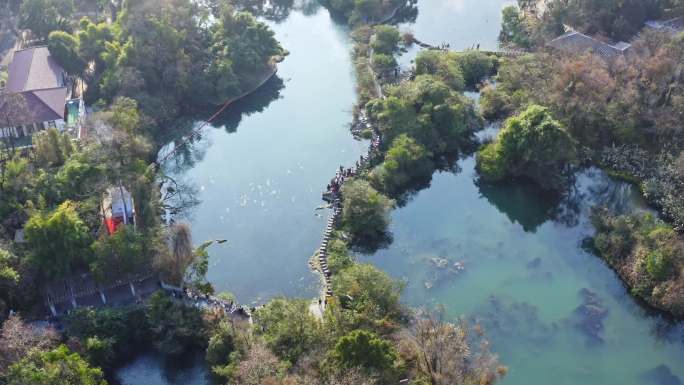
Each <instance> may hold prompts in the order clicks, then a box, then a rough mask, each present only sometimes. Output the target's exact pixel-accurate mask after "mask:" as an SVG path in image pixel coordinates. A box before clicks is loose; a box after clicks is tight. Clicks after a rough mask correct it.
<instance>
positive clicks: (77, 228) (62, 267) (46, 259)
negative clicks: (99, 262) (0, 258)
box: [25, 201, 91, 278]
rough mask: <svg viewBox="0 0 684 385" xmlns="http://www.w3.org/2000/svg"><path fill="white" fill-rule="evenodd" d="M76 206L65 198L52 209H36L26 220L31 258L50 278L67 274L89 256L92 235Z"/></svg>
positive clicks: (26, 233) (26, 232)
mask: <svg viewBox="0 0 684 385" xmlns="http://www.w3.org/2000/svg"><path fill="white" fill-rule="evenodd" d="M76 206H77V204H76V203H75V202H72V201H64V202H63V203H62V204H60V205H59V206H58V207H57V208H56V209H55V210H53V211H51V212H42V211H35V212H34V213H32V214H31V217H30V218H29V220H28V222H27V223H26V227H25V236H26V243H27V247H28V250H29V253H30V258H31V261H32V263H33V264H34V265H35V266H36V267H37V268H38V269H39V270H40V271H41V272H43V273H44V274H45V275H47V276H48V277H50V278H63V277H66V276H67V275H69V274H70V273H71V271H72V269H73V267H75V266H76V265H79V264H83V263H84V262H86V261H87V260H88V256H89V252H90V249H89V248H90V244H91V236H90V234H89V231H88V228H87V227H86V225H85V223H84V222H83V220H81V218H80V217H79V215H78V212H77V211H76Z"/></svg>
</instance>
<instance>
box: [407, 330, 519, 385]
mask: <svg viewBox="0 0 684 385" xmlns="http://www.w3.org/2000/svg"><path fill="white" fill-rule="evenodd" d="M414 335H415V343H416V347H417V348H418V349H417V352H418V368H419V370H420V372H422V373H424V374H425V375H427V377H428V378H429V383H430V384H433V385H451V384H470V383H477V384H482V385H490V384H493V383H494V382H495V381H496V380H497V379H499V378H501V377H503V376H504V375H505V374H506V371H507V370H506V368H505V367H502V366H499V365H498V361H497V359H496V357H495V356H493V355H492V354H491V353H489V351H488V350H487V349H486V347H487V344H486V343H485V344H482V345H481V347H480V349H481V350H480V351H479V352H476V351H474V349H472V348H471V346H470V341H469V332H468V328H467V325H465V324H462V323H460V324H453V323H445V322H442V321H439V320H438V319H436V318H435V317H430V318H427V319H420V320H418V321H417V322H416V325H415V329H414Z"/></svg>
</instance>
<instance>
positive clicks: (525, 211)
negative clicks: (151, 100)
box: [117, 0, 684, 385]
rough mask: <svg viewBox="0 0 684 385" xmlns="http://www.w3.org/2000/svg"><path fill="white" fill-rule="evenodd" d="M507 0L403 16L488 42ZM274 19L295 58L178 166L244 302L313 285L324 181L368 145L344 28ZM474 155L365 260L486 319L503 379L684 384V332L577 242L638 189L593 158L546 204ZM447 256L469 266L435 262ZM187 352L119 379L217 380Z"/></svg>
mask: <svg viewBox="0 0 684 385" xmlns="http://www.w3.org/2000/svg"><path fill="white" fill-rule="evenodd" d="M510 3H512V1H504V0H485V1H482V0H421V1H419V3H418V16H417V18H416V20H415V21H414V22H412V23H404V24H402V25H401V27H402V28H403V29H409V30H411V31H412V32H413V33H414V34H415V35H416V37H418V38H419V39H421V40H423V41H426V42H429V43H433V44H439V43H449V44H450V46H451V48H455V49H463V48H468V47H472V46H475V45H477V44H480V46H481V48H483V49H493V48H495V47H496V38H497V35H498V31H499V24H500V10H501V8H502V7H503V6H504V5H506V4H510ZM280 16H281V17H280V18H279V20H278V21H269V24H270V25H271V26H272V28H273V29H274V31H275V32H276V36H277V38H278V40H280V41H281V43H282V44H283V46H284V47H285V48H286V49H287V50H289V51H290V55H289V56H288V57H287V58H286V59H285V61H284V62H283V63H281V65H280V66H279V71H278V78H277V79H274V81H272V82H270V83H269V84H267V86H266V87H265V88H264V89H263V90H261V91H260V92H258V93H257V94H255V95H253V96H251V97H249V98H247V99H246V100H243V101H241V102H239V103H237V104H236V105H234V106H232V107H231V109H230V110H229V112H228V113H226V114H225V115H224V116H223V117H222V122H223V123H225V126H221V127H218V128H207V129H205V130H204V132H203V135H202V140H200V141H199V142H197V143H195V144H193V146H192V149H191V150H192V151H190V152H189V158H188V159H190V160H191V162H188V163H186V164H184V165H183V167H182V168H181V169H179V170H175V172H176V174H177V176H178V177H179V178H183V179H185V180H187V181H188V182H189V183H190V184H191V185H194V186H196V187H197V194H196V197H197V199H198V200H199V202H200V203H199V205H198V206H197V207H196V208H195V209H194V210H192V211H191V213H190V216H189V217H188V220H189V221H190V222H191V223H192V227H193V236H194V239H195V243H200V242H202V241H204V240H208V239H227V240H228V242H226V243H224V244H223V245H217V246H212V248H211V249H210V254H211V267H210V273H209V279H210V281H211V282H212V283H213V284H214V286H215V287H216V289H217V290H218V291H230V292H232V293H234V294H235V295H236V296H237V298H238V299H239V300H240V301H241V302H247V303H249V302H253V301H256V302H263V301H265V300H267V299H268V298H270V297H273V296H276V295H292V296H303V297H312V296H314V295H315V293H316V291H317V289H318V287H317V283H318V277H317V276H316V275H315V274H312V273H311V272H310V271H309V269H308V266H307V259H308V257H309V256H310V255H311V254H312V253H313V252H314V250H315V249H316V247H317V245H318V242H319V240H320V237H321V231H322V229H323V227H324V221H325V217H326V215H327V212H326V211H324V210H320V211H317V210H315V208H316V207H317V206H319V205H320V204H321V201H320V193H321V189H322V188H323V187H324V186H325V184H326V183H327V182H328V180H329V178H330V177H331V176H332V173H333V172H334V170H335V169H336V167H337V166H338V165H340V164H345V165H351V164H353V162H354V160H355V159H357V158H358V155H359V154H360V153H362V152H363V149H364V148H365V146H366V144H365V143H363V142H358V141H355V140H354V139H352V137H351V135H350V134H349V131H348V125H349V123H350V120H351V108H352V105H353V104H354V102H355V94H354V83H355V80H354V74H353V68H352V64H351V61H350V50H351V45H350V44H351V43H350V41H349V38H348V32H349V31H348V29H347V28H346V27H345V26H341V25H339V24H337V23H335V22H334V21H333V20H332V19H331V18H330V17H329V15H328V13H327V11H325V10H324V9H322V8H320V7H316V6H307V7H303V8H300V9H294V10H292V11H291V12H289V13H286V14H284V15H280ZM415 52H416V51H415V48H413V49H410V50H409V51H408V52H407V53H406V54H405V55H403V57H402V58H401V59H400V61H401V62H402V64H408V63H409V62H410V60H411V59H412V58H413V57H414V56H415ZM473 164H474V161H473V158H472V157H468V158H465V159H463V160H461V161H460V162H459V166H460V170H459V171H458V172H455V173H437V174H435V176H434V177H433V181H432V183H431V186H430V187H429V188H427V189H425V190H423V191H421V192H419V193H418V194H416V196H415V197H414V198H413V199H412V200H411V201H409V202H408V204H407V205H405V206H404V207H402V208H399V209H397V210H395V211H394V212H393V214H392V219H393V224H392V227H391V230H392V232H393V234H394V243H393V244H392V245H391V246H390V247H389V248H388V249H386V250H381V251H379V252H378V253H376V255H373V256H364V257H362V259H364V260H367V261H370V262H372V263H375V264H377V265H378V266H379V267H381V268H382V269H384V270H386V271H387V272H389V273H390V274H391V275H392V276H394V277H396V278H399V279H403V280H405V281H406V282H407V288H406V292H405V295H404V300H405V301H406V302H407V303H408V304H410V305H412V306H435V305H444V308H445V312H446V313H447V315H448V316H458V315H464V316H465V317H468V318H469V319H472V322H477V323H479V324H481V325H482V326H483V327H484V329H485V330H486V332H487V336H488V338H489V339H490V340H491V342H492V348H493V350H495V351H496V352H498V353H499V354H500V356H501V360H502V361H503V362H504V363H505V364H506V365H507V366H509V368H510V372H509V374H508V376H507V377H506V378H505V380H504V381H503V382H502V383H503V384H508V385H518V384H519V385H536V384H539V385H548V384H550V383H553V384H568V385H578V384H583V385H584V384H586V385H599V384H600V385H612V384H615V385H629V384H635V385H637V384H638V385H646V384H654V385H661V384H662V385H665V384H667V385H670V384H672V385H675V384H679V382H678V381H679V380H678V378H684V365H682V362H684V346H683V345H682V331H681V328H679V327H677V326H672V325H668V324H667V323H666V322H664V321H662V320H661V319H660V318H659V317H657V316H654V315H650V314H649V313H648V312H647V311H646V310H644V308H643V307H641V306H640V305H639V304H637V303H636V302H635V301H634V300H633V299H632V298H631V297H630V296H629V295H628V293H627V291H626V290H625V288H624V287H623V286H622V284H621V282H620V281H619V280H618V279H617V277H616V275H615V274H614V273H613V272H612V271H611V270H610V269H609V268H608V267H607V266H606V265H605V264H604V263H603V262H602V261H601V260H600V259H599V258H597V257H595V256H593V255H591V254H590V253H588V252H586V251H584V249H583V248H582V241H583V239H585V238H586V237H587V236H589V235H590V234H591V228H590V227H589V226H588V223H587V210H588V207H589V205H590V204H592V203H606V204H610V205H612V206H613V207H615V208H616V209H620V210H624V211H630V210H642V209H644V206H643V202H642V201H641V200H640V199H639V196H638V193H637V192H636V191H635V190H634V189H633V188H632V187H631V186H629V185H626V184H623V183H619V182H616V181H613V180H611V179H609V178H607V177H606V176H605V175H604V174H602V173H601V172H599V171H596V170H587V171H585V172H583V173H581V174H579V175H578V178H577V183H576V188H575V189H574V192H573V194H571V197H570V198H568V199H566V200H564V201H562V202H548V200H547V199H546V198H544V197H542V196H540V195H539V194H538V193H537V192H536V191H534V189H532V188H530V187H529V186H521V185H517V186H508V187H506V186H486V185H485V186H481V185H479V184H478V183H477V179H476V176H475V173H474V170H473ZM435 258H436V259H435ZM444 260H446V261H447V262H446V263H447V264H448V265H449V266H450V267H453V264H454V263H455V262H461V263H462V264H463V266H464V267H465V270H464V271H463V272H460V273H457V274H454V273H449V272H447V271H445V270H444V269H441V268H439V267H437V265H439V264H443V263H444ZM426 284H427V285H426ZM428 286H431V288H430V289H428V288H427V287H428ZM582 305H584V306H582ZM587 314H593V315H597V314H598V317H594V318H592V317H587V316H586V315H587ZM184 361H185V362H186V363H187V362H191V363H193V362H194V363H195V364H192V365H177V364H176V363H168V362H165V361H164V360H163V359H162V358H160V357H159V356H157V355H154V354H145V355H142V356H141V357H139V358H138V359H136V360H135V361H133V362H132V363H131V364H129V365H126V366H125V367H123V368H121V369H120V370H119V371H118V372H117V377H118V379H119V380H120V382H121V383H122V384H126V385H128V384H130V385H143V384H145V385H147V384H151V385H171V384H174V385H175V384H192V385H204V384H208V383H209V382H208V380H207V378H206V369H205V368H204V367H203V366H202V363H201V360H199V361H198V360H197V358H196V357H194V358H193V359H192V360H184Z"/></svg>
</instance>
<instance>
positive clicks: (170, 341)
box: [147, 291, 207, 356]
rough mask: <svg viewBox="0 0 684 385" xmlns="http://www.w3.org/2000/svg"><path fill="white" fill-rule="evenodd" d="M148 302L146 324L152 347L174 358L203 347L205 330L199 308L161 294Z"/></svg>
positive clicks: (152, 297)
mask: <svg viewBox="0 0 684 385" xmlns="http://www.w3.org/2000/svg"><path fill="white" fill-rule="evenodd" d="M148 303H149V310H148V312H147V318H148V322H149V325H150V326H151V329H152V336H153V338H154V345H155V347H156V348H157V349H158V350H159V351H160V352H161V353H163V354H166V355H171V356H177V355H180V354H182V353H184V352H187V351H188V350H190V349H196V348H205V347H206V341H207V337H206V334H207V330H206V325H205V322H204V319H203V318H202V311H201V310H200V309H198V308H196V307H194V306H188V305H185V304H183V303H178V302H174V301H172V300H171V299H170V298H169V297H168V296H167V295H166V294H164V293H163V292H160V291H159V292H157V293H155V294H154V295H152V296H151V297H150V298H149V300H148Z"/></svg>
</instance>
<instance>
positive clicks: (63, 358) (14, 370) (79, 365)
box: [6, 345, 107, 385]
mask: <svg viewBox="0 0 684 385" xmlns="http://www.w3.org/2000/svg"><path fill="white" fill-rule="evenodd" d="M6 381H7V382H6V383H7V385H26V384H31V385H52V384H63V385H106V384H107V382H106V381H105V380H104V374H103V373H102V370H100V369H97V368H92V367H90V365H89V364H88V363H87V362H86V361H85V360H84V359H83V358H82V357H81V356H79V355H78V353H72V352H70V351H69V349H68V348H67V347H66V346H64V345H61V346H59V347H57V348H55V349H53V350H51V351H47V352H41V351H35V352H32V353H30V354H29V355H28V356H27V357H25V358H23V359H21V360H20V361H18V362H16V363H14V364H13V365H12V366H10V368H9V370H8V373H7V376H6Z"/></svg>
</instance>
